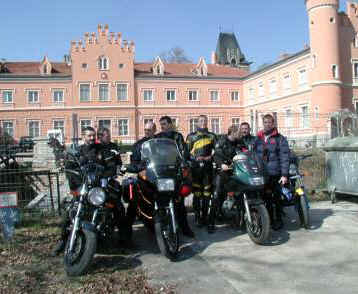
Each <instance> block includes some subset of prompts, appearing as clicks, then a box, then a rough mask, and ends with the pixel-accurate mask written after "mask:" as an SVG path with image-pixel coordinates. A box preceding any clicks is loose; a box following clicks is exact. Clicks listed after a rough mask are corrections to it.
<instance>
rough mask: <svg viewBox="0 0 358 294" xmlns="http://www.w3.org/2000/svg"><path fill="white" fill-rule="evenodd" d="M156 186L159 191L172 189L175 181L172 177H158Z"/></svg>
mask: <svg viewBox="0 0 358 294" xmlns="http://www.w3.org/2000/svg"><path fill="white" fill-rule="evenodd" d="M157 188H158V191H159V192H163V191H174V188H175V183H174V180H173V179H158V181H157Z"/></svg>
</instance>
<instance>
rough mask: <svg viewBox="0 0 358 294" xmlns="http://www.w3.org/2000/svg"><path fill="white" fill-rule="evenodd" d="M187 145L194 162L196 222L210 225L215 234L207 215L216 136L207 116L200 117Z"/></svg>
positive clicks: (188, 137) (201, 224) (211, 231)
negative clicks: (210, 129) (209, 128)
mask: <svg viewBox="0 0 358 294" xmlns="http://www.w3.org/2000/svg"><path fill="white" fill-rule="evenodd" d="M186 143H187V146H188V149H189V152H190V159H191V162H192V169H191V170H192V174H193V193H194V196H193V208H194V212H195V222H196V223H197V225H199V226H203V225H208V232H209V233H213V226H212V225H211V224H208V223H207V214H208V210H209V204H210V197H211V196H212V181H213V163H212V159H213V153H214V148H215V145H216V135H215V134H214V133H211V132H209V131H208V117H207V116H206V115H200V116H199V118H198V128H197V130H196V131H195V132H193V133H190V134H189V135H188V136H187V138H186Z"/></svg>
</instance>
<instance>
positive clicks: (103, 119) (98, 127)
mask: <svg viewBox="0 0 358 294" xmlns="http://www.w3.org/2000/svg"><path fill="white" fill-rule="evenodd" d="M107 120H108V121H109V127H108V126H106V125H102V126H100V125H99V122H100V121H107ZM112 126H113V123H112V119H111V118H108V117H97V129H100V128H101V127H104V128H107V129H109V130H110V132H111V134H112Z"/></svg>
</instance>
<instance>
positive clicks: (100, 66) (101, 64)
mask: <svg viewBox="0 0 358 294" xmlns="http://www.w3.org/2000/svg"><path fill="white" fill-rule="evenodd" d="M104 61H106V63H104ZM98 69H99V70H108V69H109V58H108V57H107V56H104V55H103V56H100V57H99V58H98Z"/></svg>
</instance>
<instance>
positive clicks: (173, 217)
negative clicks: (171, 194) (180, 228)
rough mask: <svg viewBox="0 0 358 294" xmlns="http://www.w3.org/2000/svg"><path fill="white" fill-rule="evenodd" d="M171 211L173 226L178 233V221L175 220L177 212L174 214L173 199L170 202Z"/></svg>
mask: <svg viewBox="0 0 358 294" xmlns="http://www.w3.org/2000/svg"><path fill="white" fill-rule="evenodd" d="M169 211H170V216H171V219H172V226H173V231H174V234H176V233H177V226H176V222H175V214H174V203H173V200H170V202H169Z"/></svg>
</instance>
